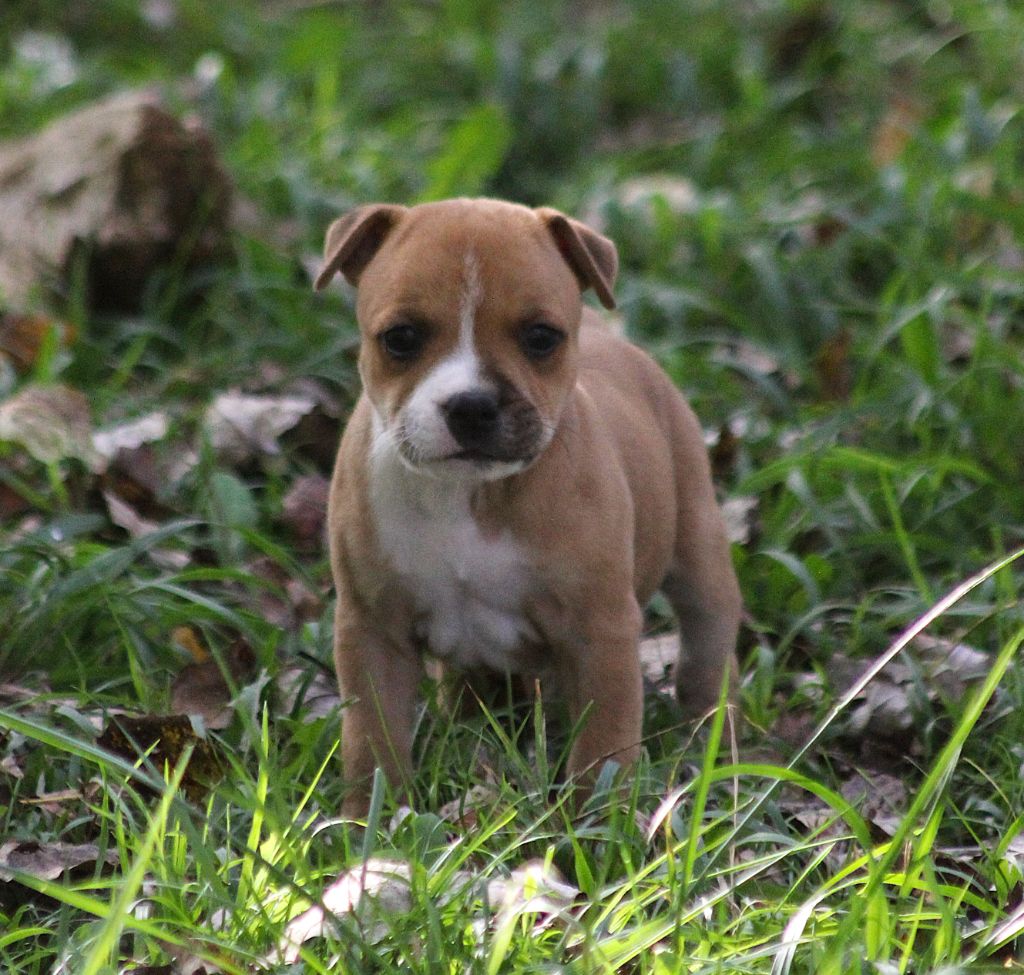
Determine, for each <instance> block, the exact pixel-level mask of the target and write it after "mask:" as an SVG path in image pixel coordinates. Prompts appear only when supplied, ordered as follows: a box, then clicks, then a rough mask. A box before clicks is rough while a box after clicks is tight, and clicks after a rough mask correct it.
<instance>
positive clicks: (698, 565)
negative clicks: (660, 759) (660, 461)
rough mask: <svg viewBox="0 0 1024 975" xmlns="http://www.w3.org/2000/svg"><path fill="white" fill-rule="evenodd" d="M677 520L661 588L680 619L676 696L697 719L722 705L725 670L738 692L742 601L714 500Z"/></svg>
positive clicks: (689, 507)
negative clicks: (670, 560) (672, 552)
mask: <svg viewBox="0 0 1024 975" xmlns="http://www.w3.org/2000/svg"><path fill="white" fill-rule="evenodd" d="M708 494H709V495H711V488H710V483H709V485H708ZM678 521H679V527H678V535H677V539H676V547H675V558H674V561H673V564H672V566H671V567H670V569H669V572H668V575H667V577H666V578H665V581H664V582H663V584H662V586H661V590H662V592H663V593H664V594H665V596H666V598H667V599H668V601H669V602H670V603H671V605H672V609H673V610H674V611H675V614H676V617H677V618H678V621H679V630H680V637H681V639H680V650H679V659H678V661H677V662H676V672H675V684H676V695H677V698H678V700H679V704H680V707H681V708H682V709H683V713H684V714H685V715H686V716H687V717H688V718H696V717H700V716H701V715H702V714H704V713H705V712H707V711H708V710H710V709H711V708H713V707H714V706H715V705H716V704H717V703H718V700H719V695H720V693H721V688H722V680H723V677H724V676H725V673H726V671H728V672H729V686H730V688H731V689H733V690H734V689H735V686H736V683H737V680H738V676H739V671H738V668H737V664H736V634H737V631H738V629H739V621H740V611H741V608H742V600H741V597H740V590H739V585H738V583H737V581H736V573H735V572H734V570H733V566H732V557H731V555H730V552H729V542H728V539H727V538H726V535H725V528H724V525H723V524H722V519H721V515H720V513H719V510H718V506H717V505H716V504H715V501H714V497H713V496H709V497H708V498H706V499H704V503H702V504H698V505H686V506H683V510H681V511H680V514H679V519H678ZM733 690H731V691H730V696H733Z"/></svg>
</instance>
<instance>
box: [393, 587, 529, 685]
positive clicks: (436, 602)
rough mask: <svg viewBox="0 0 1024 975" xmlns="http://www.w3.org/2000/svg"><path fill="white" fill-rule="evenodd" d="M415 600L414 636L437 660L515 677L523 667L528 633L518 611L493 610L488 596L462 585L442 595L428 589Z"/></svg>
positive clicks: (506, 607)
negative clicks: (514, 673) (505, 672)
mask: <svg viewBox="0 0 1024 975" xmlns="http://www.w3.org/2000/svg"><path fill="white" fill-rule="evenodd" d="M414 598H415V601H416V605H417V607H418V609H419V613H418V615H417V618H416V622H415V624H414V628H413V632H414V635H415V637H416V639H417V642H419V643H420V644H421V646H423V648H424V649H425V650H426V651H427V652H428V653H431V654H432V655H434V656H435V657H437V658H438V659H439V660H442V661H444V662H445V663H447V664H450V665H451V666H453V667H455V668H457V669H459V670H467V671H476V670H481V669H487V670H493V671H498V672H502V671H509V672H516V671H519V670H521V669H523V667H524V666H525V664H526V660H525V657H526V653H525V650H524V648H525V647H526V646H527V645H528V644H529V643H530V642H531V640H530V637H531V635H532V634H531V630H530V627H529V625H528V623H527V621H526V620H525V619H524V618H523V616H522V614H521V613H520V612H519V610H518V607H516V606H514V605H495V600H494V599H493V594H491V593H487V594H482V593H479V592H474V591H472V590H469V589H466V588H465V587H462V586H453V587H452V588H450V589H447V590H445V591H441V590H439V589H438V588H437V587H436V586H435V585H428V586H426V587H424V588H423V589H421V590H420V591H418V592H414Z"/></svg>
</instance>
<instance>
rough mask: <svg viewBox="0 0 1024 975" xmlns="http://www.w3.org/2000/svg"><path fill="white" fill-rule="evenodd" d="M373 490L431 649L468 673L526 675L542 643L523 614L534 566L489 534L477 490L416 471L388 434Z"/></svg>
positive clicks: (388, 544) (390, 554) (392, 556)
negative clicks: (475, 505)
mask: <svg viewBox="0 0 1024 975" xmlns="http://www.w3.org/2000/svg"><path fill="white" fill-rule="evenodd" d="M369 487H370V497H371V509H372V512H373V517H374V521H375V527H376V530H377V533H378V538H379V540H380V544H381V547H382V549H383V554H384V556H385V557H386V558H387V559H388V561H389V562H390V563H391V566H392V567H393V569H394V572H395V574H396V576H397V582H398V584H399V585H401V586H403V587H404V588H405V589H406V590H407V591H408V593H409V595H410V596H411V598H412V600H413V604H414V606H415V610H416V625H415V634H416V636H417V638H419V639H421V640H422V641H423V643H424V645H425V648H426V649H427V650H428V651H429V652H430V653H432V654H434V655H435V656H436V657H438V658H440V659H441V660H444V661H445V662H447V663H451V664H452V665H454V666H456V667H458V668H461V669H466V670H471V669H475V668H480V667H487V668H489V669H492V670H496V671H499V672H500V671H504V670H508V671H515V670H517V669H519V668H518V666H517V662H518V659H519V656H520V654H519V651H520V650H522V649H523V648H524V644H525V643H527V642H529V641H531V640H532V639H534V638H535V634H533V632H532V628H531V627H530V625H529V623H528V622H527V620H526V619H525V618H524V616H523V609H522V607H523V599H524V597H525V595H526V591H527V586H528V575H529V571H528V565H527V563H526V560H525V559H524V557H523V555H522V553H521V552H520V551H519V549H518V547H517V546H516V544H515V543H514V542H513V541H512V540H511V539H510V538H501V537H499V538H496V539H488V538H485V537H484V536H483V535H482V534H481V532H480V529H479V527H478V526H477V524H476V521H475V520H474V518H473V515H472V513H471V511H470V508H469V486H468V485H467V484H464V483H460V482H458V481H454V480H449V479H434V478H431V477H430V476H428V475H424V474H422V473H417V472H415V471H411V470H409V469H408V468H407V467H406V466H405V465H404V464H403V463H402V462H401V460H400V459H399V457H398V456H397V452H396V451H395V449H394V448H393V445H392V444H391V443H389V438H388V436H387V435H386V434H384V435H383V436H382V437H379V438H378V440H377V448H376V449H375V450H374V453H373V457H372V458H371V469H370V484H369Z"/></svg>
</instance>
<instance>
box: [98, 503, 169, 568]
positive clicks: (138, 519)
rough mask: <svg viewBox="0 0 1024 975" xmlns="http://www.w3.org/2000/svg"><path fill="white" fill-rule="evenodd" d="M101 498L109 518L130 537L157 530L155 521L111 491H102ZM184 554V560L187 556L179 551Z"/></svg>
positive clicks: (140, 536)
mask: <svg viewBox="0 0 1024 975" xmlns="http://www.w3.org/2000/svg"><path fill="white" fill-rule="evenodd" d="M103 500H104V501H105V502H106V504H107V512H108V513H109V514H110V520H111V521H112V522H113V523H114V524H115V525H117V527H118V528H123V529H124V530H125V531H126V532H128V534H129V535H131V537H132V538H143V537H145V536H146V535H151V534H152V533H153V532H155V531H157V530H158V529H159V528H160V526H159V525H158V524H157V523H156V522H155V521H150V520H149V519H148V518H143V517H142V515H140V514H139V513H138V512H137V511H136V510H135V509H134V508H133V507H132V506H131V505H130V504H128V502H127V501H122V500H121V498H119V497H118V496H117V495H116V494H114V493H113V492H112V491H104V492H103ZM180 554H181V555H182V556H184V558H185V560H186V562H187V561H188V556H187V555H185V554H184V553H180Z"/></svg>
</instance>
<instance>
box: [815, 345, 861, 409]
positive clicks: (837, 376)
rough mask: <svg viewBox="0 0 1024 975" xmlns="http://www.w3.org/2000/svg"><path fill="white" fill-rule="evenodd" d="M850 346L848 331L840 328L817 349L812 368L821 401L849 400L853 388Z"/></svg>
mask: <svg viewBox="0 0 1024 975" xmlns="http://www.w3.org/2000/svg"><path fill="white" fill-rule="evenodd" d="M852 344H853V340H852V338H851V336H850V332H849V330H848V329H845V328H841V329H839V331H837V332H835V333H834V334H833V335H831V336H830V337H829V338H827V339H826V340H825V341H824V342H823V343H822V344H821V346H820V347H819V348H818V352H817V355H816V356H815V358H814V368H815V371H816V372H817V374H818V386H819V389H820V392H821V397H822V399H825V400H831V401H835V402H840V401H843V400H846V399H847V398H849V395H850V390H851V389H852V387H853V367H852V365H851V363H850V349H851V347H852Z"/></svg>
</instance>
